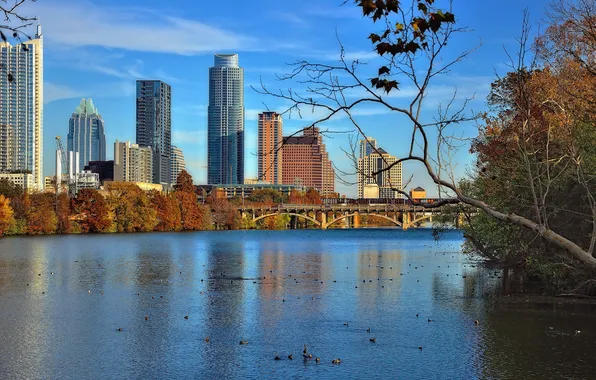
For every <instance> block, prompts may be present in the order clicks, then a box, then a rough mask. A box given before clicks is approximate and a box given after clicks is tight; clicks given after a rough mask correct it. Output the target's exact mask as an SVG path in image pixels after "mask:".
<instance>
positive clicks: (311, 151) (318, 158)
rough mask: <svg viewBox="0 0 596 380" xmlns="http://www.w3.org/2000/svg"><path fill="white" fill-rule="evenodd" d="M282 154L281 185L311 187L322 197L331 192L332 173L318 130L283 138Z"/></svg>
mask: <svg viewBox="0 0 596 380" xmlns="http://www.w3.org/2000/svg"><path fill="white" fill-rule="evenodd" d="M282 152H283V153H282V154H283V169H282V183H283V184H284V185H299V186H304V187H311V188H314V189H316V190H318V191H319V192H320V193H321V194H323V195H327V194H332V193H334V192H335V172H334V170H333V164H332V162H331V161H330V160H329V154H328V153H327V152H326V151H325V144H324V143H323V137H322V136H321V133H320V132H319V128H317V127H310V128H307V129H305V130H304V132H303V134H302V136H291V137H284V138H283V146H282Z"/></svg>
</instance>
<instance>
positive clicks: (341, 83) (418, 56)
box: [259, 0, 596, 270]
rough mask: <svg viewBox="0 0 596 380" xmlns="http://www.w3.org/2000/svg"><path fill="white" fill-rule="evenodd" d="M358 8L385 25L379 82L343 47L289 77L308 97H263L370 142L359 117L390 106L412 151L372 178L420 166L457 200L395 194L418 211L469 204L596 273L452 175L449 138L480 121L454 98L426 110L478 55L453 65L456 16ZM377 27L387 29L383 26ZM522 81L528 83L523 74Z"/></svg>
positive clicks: (551, 233)
mask: <svg viewBox="0 0 596 380" xmlns="http://www.w3.org/2000/svg"><path fill="white" fill-rule="evenodd" d="M355 3H356V5H357V6H358V7H360V8H361V10H362V13H363V15H364V16H365V17H367V18H369V19H371V20H372V22H373V23H375V25H379V24H380V27H379V28H380V29H381V30H380V32H378V33H371V34H370V36H369V39H370V42H371V44H372V46H373V50H375V51H376V52H377V54H378V55H379V56H381V57H382V58H384V62H383V64H382V65H380V66H379V67H378V70H376V71H375V73H374V74H375V75H374V76H373V78H372V79H370V80H365V79H363V76H362V75H360V71H359V70H360V68H361V62H359V61H358V60H356V61H352V62H348V61H347V60H346V57H345V53H344V50H343V46H342V47H341V53H340V59H339V62H338V63H337V64H326V63H312V62H308V61H299V62H296V64H295V67H294V70H293V72H292V73H290V74H289V75H287V76H284V77H283V78H282V79H283V80H286V81H298V82H299V83H301V84H303V85H306V90H305V92H306V93H300V92H297V91H296V90H287V91H278V92H272V91H269V90H268V89H267V88H266V87H265V86H264V85H261V89H260V90H259V92H261V93H264V94H268V95H270V96H273V97H276V98H278V99H282V100H284V101H287V102H289V103H290V104H291V106H290V107H289V108H288V110H287V111H286V112H292V111H294V112H298V113H300V112H301V111H300V110H301V108H304V107H307V108H309V109H314V110H318V111H324V112H326V115H325V116H324V117H322V118H320V119H318V120H317V121H316V122H314V123H313V124H312V125H316V124H319V123H322V122H325V121H327V120H329V119H331V118H333V117H334V116H336V115H339V114H341V115H344V116H346V117H347V119H348V121H349V122H350V123H351V124H352V125H353V126H354V128H355V129H356V130H357V131H358V133H359V134H360V135H361V136H362V138H366V137H367V136H366V133H365V132H364V130H363V128H362V127H361V125H360V124H359V123H358V122H357V119H356V117H355V113H354V111H356V110H357V109H358V108H359V107H361V106H363V105H367V104H368V105H370V104H374V105H375V106H377V107H383V108H384V109H386V110H387V111H389V112H391V113H393V114H395V115H398V116H399V117H400V118H401V119H400V122H399V123H398V125H402V126H408V127H409V128H410V131H409V136H410V148H409V151H408V154H407V155H405V156H404V157H402V158H400V159H398V160H397V161H396V162H394V163H392V164H388V165H386V166H385V167H384V168H383V169H381V170H378V171H377V172H375V173H372V176H373V177H374V176H377V175H378V174H381V173H382V172H384V171H387V170H390V169H391V168H392V167H393V166H394V165H397V164H399V163H401V162H408V161H410V162H414V163H417V164H419V165H421V166H422V167H423V168H424V169H425V172H426V173H427V174H428V176H429V177H430V179H431V180H432V181H433V182H434V183H435V184H436V185H437V187H438V190H439V194H450V195H452V196H453V197H452V198H443V199H442V200H441V201H439V202H434V203H431V204H424V203H421V201H419V200H413V199H411V198H410V196H409V194H407V193H406V192H405V191H403V190H402V189H396V188H394V189H393V190H395V191H398V192H399V193H401V194H402V195H404V196H405V197H406V198H408V199H409V200H410V201H411V202H412V203H413V204H416V205H421V206H424V207H427V208H433V207H440V206H443V205H445V204H449V203H464V204H467V205H469V206H471V207H474V208H477V209H479V210H481V211H483V212H485V213H487V214H488V215H489V216H491V217H492V218H494V219H496V220H498V221H500V222H502V223H511V224H514V225H517V226H520V227H523V228H526V229H528V230H530V231H533V232H534V233H535V234H536V236H537V237H539V238H540V239H541V240H543V241H545V242H548V243H549V244H553V245H555V246H558V247H559V248H561V249H562V250H564V251H566V252H567V254H568V255H569V256H571V257H573V258H574V259H575V260H577V261H578V262H580V263H582V265H583V266H584V267H587V268H591V269H592V270H596V258H595V257H593V256H592V255H591V254H590V253H589V252H588V251H587V247H582V246H580V245H578V243H577V242H575V241H572V240H570V239H568V238H566V237H565V236H563V235H562V234H561V233H558V232H556V231H555V230H553V229H551V228H550V227H549V225H547V224H544V221H543V219H539V218H537V215H535V216H532V217H529V216H524V215H520V214H517V213H515V212H512V211H510V210H507V209H505V208H499V207H498V205H491V204H489V203H487V202H486V200H485V199H484V197H483V196H477V197H475V196H473V195H471V194H467V193H465V192H464V191H463V190H462V189H461V188H460V186H459V185H458V182H457V180H456V178H455V177H454V176H453V165H452V164H451V161H450V160H451V157H452V155H453V153H454V149H455V147H457V144H456V143H455V140H454V138H450V137H449V136H450V133H452V132H450V131H452V128H453V127H454V126H456V125H457V124H459V123H462V122H465V121H469V120H473V119H475V118H476V116H475V115H471V116H468V115H466V110H467V101H463V102H461V104H457V102H456V97H455V95H454V96H453V98H452V99H451V100H449V101H448V102H447V104H446V105H442V106H441V107H439V112H438V115H437V116H436V118H435V120H432V121H426V119H425V118H423V116H422V112H421V110H422V105H423V103H424V102H425V99H426V98H427V97H428V95H429V93H430V91H431V87H430V85H431V83H433V82H434V81H435V79H436V78H437V77H438V76H440V75H442V74H445V73H446V72H448V71H449V70H450V69H451V68H452V67H453V66H454V65H455V64H457V63H458V62H460V61H461V60H462V59H464V58H466V57H467V56H468V55H469V54H470V53H471V51H465V52H463V53H462V54H460V55H457V56H456V57H455V58H453V59H450V57H449V56H447V55H446V54H444V52H445V50H446V48H447V47H448V46H451V45H452V44H450V43H449V42H452V40H453V37H454V35H455V34H456V33H458V32H461V31H462V29H458V28H456V27H455V16H454V14H452V13H450V12H445V11H442V10H440V9H438V8H437V7H436V6H435V4H434V1H433V0H425V1H422V0H420V1H418V0H414V1H410V2H403V1H402V2H398V1H394V0H378V1H373V0H355ZM577 16H578V17H583V16H582V15H577ZM590 17H591V16H590ZM377 21H381V22H380V23H379V24H377V23H376V22H377ZM528 35H529V31H528V28H527V19H526V21H525V22H524V28H523V30H522V36H521V41H527V39H528ZM525 51H526V48H525V42H522V47H521V48H520V52H521V53H520V57H519V60H518V62H519V63H520V64H519V65H518V68H517V70H516V71H517V72H518V73H521V72H522V70H524V63H525V60H524V58H523V53H524V52H525ZM526 71H527V69H526ZM520 77H521V78H523V75H522V76H520ZM404 83H405V84H404ZM406 85H410V87H411V88H413V89H414V94H413V96H412V97H411V98H410V100H409V101H403V100H397V101H394V100H392V99H391V98H389V97H388V96H387V95H388V94H390V93H391V92H394V91H399V90H400V87H401V88H403V87H405V86H406ZM355 92H358V93H361V94H363V95H362V96H361V97H356V98H355V97H354V96H350V93H352V94H353V93H355ZM531 116H532V115H531V114H528V113H527V112H526V114H524V113H523V112H520V113H519V118H518V119H519V120H518V123H519V122H521V123H522V124H523V123H526V122H529V121H530V118H531ZM524 118H525V119H526V120H525V121H524ZM309 127H310V126H309ZM431 131H434V133H435V134H436V135H437V143H436V145H435V146H431V140H430V139H429V132H431ZM401 133H404V134H405V133H408V132H406V131H404V132H401ZM527 137H529V136H527Z"/></svg>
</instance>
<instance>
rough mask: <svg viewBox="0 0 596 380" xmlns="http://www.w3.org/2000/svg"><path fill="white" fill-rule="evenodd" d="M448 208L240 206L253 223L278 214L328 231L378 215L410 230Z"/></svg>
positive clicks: (388, 205) (339, 205) (356, 226)
mask: <svg viewBox="0 0 596 380" xmlns="http://www.w3.org/2000/svg"><path fill="white" fill-rule="evenodd" d="M445 207H449V206H442V207H438V208H433V209H428V208H424V207H421V206H412V205H391V204H387V205H382V204H379V205H359V204H349V205H342V204H336V205H329V206H327V205H288V204H280V205H274V206H269V207H268V206H240V207H239V208H238V211H240V212H241V214H242V217H244V218H250V219H251V220H252V221H253V222H257V221H259V220H262V219H265V218H270V217H274V216H277V215H289V216H291V217H292V219H293V220H296V219H303V220H308V221H310V222H312V223H313V224H314V225H316V226H317V227H319V228H321V229H327V228H329V227H330V226H332V225H334V224H336V223H339V222H341V221H347V222H348V223H349V224H350V225H351V226H352V227H354V228H358V227H359V226H360V217H361V216H363V215H374V216H375V217H378V218H381V219H385V220H387V221H389V222H391V223H393V224H394V225H396V226H399V227H401V228H402V229H404V230H407V229H408V228H411V227H417V226H418V225H419V224H420V223H422V222H425V221H430V222H432V218H433V216H436V215H437V214H440V213H441V212H442V211H443V208H445ZM350 222H351V223H350Z"/></svg>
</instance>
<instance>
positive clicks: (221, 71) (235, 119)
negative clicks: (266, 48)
mask: <svg viewBox="0 0 596 380" xmlns="http://www.w3.org/2000/svg"><path fill="white" fill-rule="evenodd" d="M208 119H209V120H208V140H207V168H208V169H207V182H208V183H209V184H242V183H244V69H243V68H241V67H239V66H238V54H216V55H215V64H214V67H211V68H209V108H208Z"/></svg>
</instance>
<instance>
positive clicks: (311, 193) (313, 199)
mask: <svg viewBox="0 0 596 380" xmlns="http://www.w3.org/2000/svg"><path fill="white" fill-rule="evenodd" d="M304 201H305V202H306V204H309V205H320V204H322V203H323V202H322V201H321V194H319V192H318V191H317V190H316V189H313V188H310V189H308V190H306V194H304Z"/></svg>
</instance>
